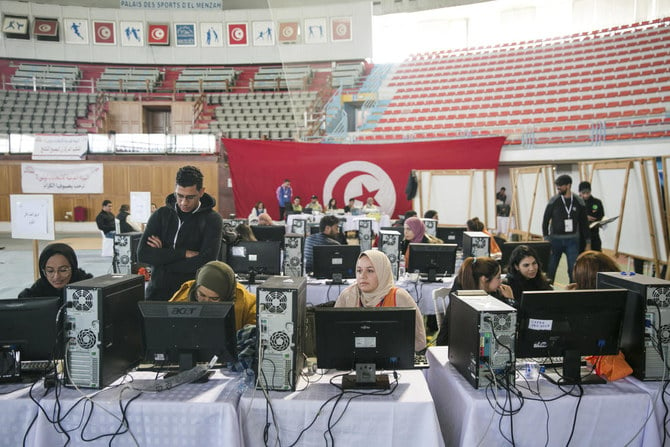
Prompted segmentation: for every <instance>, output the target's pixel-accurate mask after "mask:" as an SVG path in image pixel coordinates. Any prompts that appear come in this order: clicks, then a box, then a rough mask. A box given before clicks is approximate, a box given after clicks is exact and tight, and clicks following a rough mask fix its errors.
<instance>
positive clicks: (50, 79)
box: [10, 63, 81, 90]
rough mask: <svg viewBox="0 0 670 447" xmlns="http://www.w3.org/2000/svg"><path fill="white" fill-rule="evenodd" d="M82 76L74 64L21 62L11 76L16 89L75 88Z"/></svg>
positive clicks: (11, 83)
mask: <svg viewBox="0 0 670 447" xmlns="http://www.w3.org/2000/svg"><path fill="white" fill-rule="evenodd" d="M80 76H81V72H80V71H79V68H78V67H77V66H74V65H53V64H28V63H25V64H19V66H18V68H17V69H16V71H15V72H14V74H13V75H12V76H11V78H10V85H12V86H13V87H14V88H15V89H27V90H74V89H75V88H76V86H77V82H78V80H79V78H80Z"/></svg>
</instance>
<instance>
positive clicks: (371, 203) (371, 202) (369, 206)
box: [362, 197, 379, 214]
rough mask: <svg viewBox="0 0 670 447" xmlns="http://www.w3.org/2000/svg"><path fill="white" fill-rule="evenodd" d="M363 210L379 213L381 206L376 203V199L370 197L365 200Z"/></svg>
mask: <svg viewBox="0 0 670 447" xmlns="http://www.w3.org/2000/svg"><path fill="white" fill-rule="evenodd" d="M362 211H363V212H364V213H366V214H367V213H378V212H379V207H378V206H377V205H375V199H374V198H372V197H368V199H367V200H366V202H365V205H363V208H362Z"/></svg>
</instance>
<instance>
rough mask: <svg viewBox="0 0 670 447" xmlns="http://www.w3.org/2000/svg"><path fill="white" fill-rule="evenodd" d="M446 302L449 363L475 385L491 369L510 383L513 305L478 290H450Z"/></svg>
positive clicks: (485, 381)
mask: <svg viewBox="0 0 670 447" xmlns="http://www.w3.org/2000/svg"><path fill="white" fill-rule="evenodd" d="M449 305H450V307H451V314H450V317H449V322H448V330H449V340H450V342H449V363H451V364H452V365H453V366H454V367H455V368H456V369H457V370H458V371H459V372H460V373H461V374H462V375H463V377H465V379H466V380H467V381H468V382H470V384H471V385H472V386H473V387H474V388H476V389H479V388H485V387H487V386H488V385H489V384H491V383H492V382H493V373H495V374H496V376H497V378H496V380H497V381H498V382H500V381H504V380H508V381H509V382H510V383H514V375H515V368H514V366H515V362H516V359H515V355H514V344H515V337H516V336H515V333H516V309H514V308H513V307H512V306H509V305H507V304H505V303H503V302H502V301H500V300H498V299H496V298H494V297H492V296H490V295H488V294H486V293H485V292H482V291H479V290H476V291H474V290H463V291H459V292H457V293H456V294H452V295H451V302H450V304H449ZM505 375H507V379H505Z"/></svg>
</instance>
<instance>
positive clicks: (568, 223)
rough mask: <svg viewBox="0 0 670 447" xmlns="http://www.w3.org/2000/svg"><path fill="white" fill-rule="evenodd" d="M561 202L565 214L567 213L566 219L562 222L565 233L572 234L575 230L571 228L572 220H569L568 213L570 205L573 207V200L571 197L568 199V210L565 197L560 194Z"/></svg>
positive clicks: (570, 210)
mask: <svg viewBox="0 0 670 447" xmlns="http://www.w3.org/2000/svg"><path fill="white" fill-rule="evenodd" d="M561 200H563V207H564V208H565V212H566V213H568V218H567V219H565V220H564V221H563V225H564V227H565V232H566V233H572V232H573V231H575V230H574V228H573V226H572V219H571V218H570V213H571V212H572V205H574V203H575V199H574V198H573V197H571V198H570V208H568V205H567V204H566V203H565V197H564V196H563V195H562V194H561Z"/></svg>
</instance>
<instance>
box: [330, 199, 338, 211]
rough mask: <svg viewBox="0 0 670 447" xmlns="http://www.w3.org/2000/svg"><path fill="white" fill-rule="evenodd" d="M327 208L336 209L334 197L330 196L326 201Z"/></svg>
mask: <svg viewBox="0 0 670 447" xmlns="http://www.w3.org/2000/svg"><path fill="white" fill-rule="evenodd" d="M328 209H332V210H334V209H337V199H336V198H335V197H331V198H330V200H329V201H328Z"/></svg>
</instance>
